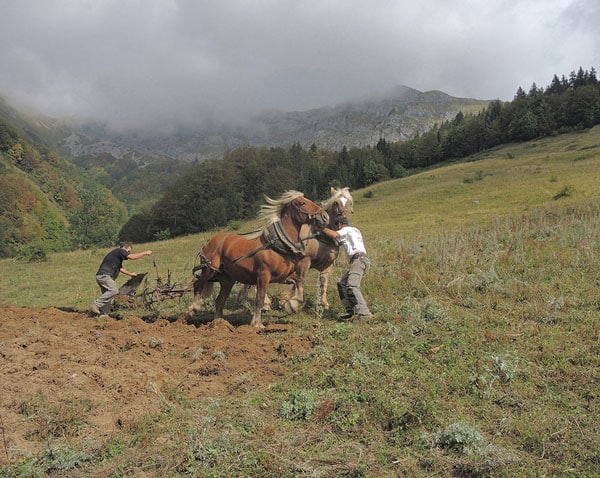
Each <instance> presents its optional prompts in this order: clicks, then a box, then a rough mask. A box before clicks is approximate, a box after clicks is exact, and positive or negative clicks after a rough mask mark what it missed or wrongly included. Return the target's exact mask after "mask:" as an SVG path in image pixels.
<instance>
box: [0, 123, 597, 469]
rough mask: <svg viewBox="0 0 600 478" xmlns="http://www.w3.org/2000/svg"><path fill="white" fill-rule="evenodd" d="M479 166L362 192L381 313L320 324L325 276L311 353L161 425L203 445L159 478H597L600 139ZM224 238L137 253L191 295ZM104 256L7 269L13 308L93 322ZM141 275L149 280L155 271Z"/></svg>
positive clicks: (307, 322)
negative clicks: (206, 250)
mask: <svg viewBox="0 0 600 478" xmlns="http://www.w3.org/2000/svg"><path fill="white" fill-rule="evenodd" d="M468 159H469V161H465V162H457V163H455V164H451V165H446V166H444V167H441V168H437V169H432V170H430V171H427V172H424V173H421V174H419V175H416V176H411V177H407V178H403V179H399V180H393V181H389V182H385V183H381V184H377V185H374V186H372V187H370V188H368V190H360V191H353V192H352V193H353V195H354V199H355V216H354V224H355V225H356V226H358V227H359V228H361V230H362V231H363V235H364V237H365V240H366V244H367V248H368V250H369V255H370V256H371V259H372V262H373V264H372V269H371V271H370V272H369V274H368V275H367V276H366V277H365V279H364V284H363V292H364V294H365V297H366V298H367V301H368V302H369V304H370V306H371V309H372V311H373V312H374V313H375V314H376V316H375V319H374V320H373V321H372V322H370V323H364V322H363V323H358V322H356V323H354V322H349V323H342V322H338V321H336V320H335V319H334V318H335V313H336V312H340V311H341V307H340V304H339V300H338V299H337V297H336V294H335V286H333V287H331V288H330V294H331V297H330V302H331V303H332V304H333V307H334V309H335V310H334V311H326V312H325V313H322V311H319V310H318V309H317V308H316V306H315V301H314V299H315V296H316V287H317V279H316V275H315V273H314V272H311V275H310V277H309V280H308V284H307V291H306V294H307V296H308V300H307V303H306V305H305V308H304V310H303V311H302V312H300V313H299V314H297V315H295V316H291V317H290V319H289V320H290V321H291V322H292V323H294V324H297V328H298V333H302V334H306V335H309V336H310V337H311V340H312V342H313V344H314V346H313V349H312V351H311V353H310V354H308V355H307V356H303V357H301V358H296V359H292V360H291V361H290V363H289V367H290V371H289V373H288V374H287V375H286V376H284V377H282V380H281V382H280V383H278V384H276V385H275V386H274V387H272V388H270V389H269V390H266V391H265V390H262V391H260V392H255V393H249V394H247V396H246V398H245V401H244V403H239V402H232V401H228V400H227V399H221V400H214V401H212V402H210V403H209V404H206V403H204V404H199V403H195V404H194V403H189V402H187V401H186V400H184V399H182V400H180V401H179V402H177V403H176V405H174V407H173V408H171V409H169V410H168V411H165V412H164V414H162V415H160V416H156V417H152V418H151V420H152V421H153V423H154V425H153V426H154V427H156V426H160V427H161V428H162V429H163V431H164V429H169V428H170V427H175V423H177V424H178V426H180V427H181V429H185V430H187V435H186V436H187V441H186V442H185V443H178V447H179V448H181V447H182V446H183V447H187V448H186V449H187V450H191V449H192V448H193V447H194V446H196V448H195V449H194V450H195V451H194V450H192V451H194V453H195V454H194V453H192V451H189V453H190V454H191V455H190V456H191V458H189V463H190V466H189V467H188V468H186V470H179V471H177V472H176V473H175V472H170V473H171V474H169V475H164V476H315V477H316V476H356V477H358V476H365V477H367V476H368V477H371V476H372V477H380V476H423V477H425V476H427V477H430V476H440V477H442V476H495V477H512V476H530V477H538V476H573V477H574V476H577V477H581V476H586V477H592V476H600V427H599V426H598V417H600V382H599V381H600V374H599V371H600V336H599V334H600V321H599V316H600V294H599V288H600V243H599V239H600V212H599V209H600V188H599V186H600V127H596V128H594V129H592V130H591V131H586V132H582V133H577V134H569V135H562V136H557V137H554V138H547V139H543V140H539V141H535V142H529V143H523V144H514V145H506V146H503V147H498V148H495V149H493V150H490V151H486V152H485V153H482V154H479V155H477V156H474V157H471V158H468ZM254 225H255V224H250V223H248V224H243V225H242V228H241V229H242V230H250V229H251V228H252V227H253V226H254ZM211 235H212V233H207V234H200V235H195V236H189V237H185V238H179V239H174V240H170V241H164V242H158V243H152V244H139V245H136V246H135V248H136V249H135V250H142V249H146V248H151V249H152V250H153V251H154V252H155V254H154V260H155V261H156V264H157V267H158V270H159V273H161V275H163V276H166V273H167V270H170V271H171V272H172V275H173V279H174V280H177V281H182V282H186V281H189V279H190V270H191V267H192V266H193V264H194V259H195V255H196V253H197V251H198V250H199V248H200V247H201V245H202V244H203V243H204V242H205V241H206V240H207V239H208V238H209V237H210V236H211ZM106 252H107V250H93V251H79V252H73V253H67V254H55V255H51V256H50V258H49V260H48V261H47V262H44V263H36V264H28V263H23V262H19V261H17V260H2V261H0V302H1V303H5V304H11V305H17V306H37V307H59V306H60V307H73V308H78V309H82V310H85V309H87V308H88V307H89V304H90V302H91V301H92V300H93V299H94V298H95V297H96V295H97V286H96V284H95V281H94V274H95V272H96V268H97V267H98V264H99V262H100V261H101V259H102V257H103V255H104V254H105V253H106ZM344 266H345V261H344V260H342V261H340V263H339V264H338V268H337V270H336V273H335V276H336V277H339V275H340V274H341V273H342V271H343V270H344ZM128 268H129V269H130V270H135V271H140V272H141V271H148V272H149V273H150V274H149V275H150V277H152V276H154V275H155V270H154V268H153V264H152V259H151V258H146V259H141V260H139V261H136V262H132V263H131V264H128ZM273 290H274V291H277V290H278V287H277V286H275V287H273ZM190 300H191V298H190V297H186V298H184V299H183V300H182V301H181V302H180V303H175V304H173V305H171V306H170V308H169V309H166V310H165V311H164V313H165V314H169V315H173V314H174V313H175V314H177V313H178V311H179V312H180V313H181V314H183V313H184V311H185V308H186V306H187V303H188V302H189V301H190ZM129 313H131V314H138V315H139V314H140V311H136V310H134V311H130V312H128V311H124V312H123V314H124V316H125V318H126V317H127V314H129ZM160 313H161V312H160V311H159V314H160ZM266 322H268V318H267V319H266ZM264 404H268V405H269V406H268V407H265V406H264ZM324 404H330V405H331V406H329V407H325V405H324ZM200 407H202V410H203V412H202V413H204V415H203V420H204V422H203V425H202V426H197V427H196V428H194V427H192V422H193V420H192V418H193V417H195V418H194V420H197V416H196V415H197V414H198V413H200V412H199V409H200ZM274 411H275V412H274ZM149 420H150V419H149ZM156 423H158V424H159V425H156ZM194 423H197V422H194ZM147 426H149V425H147ZM140 427H141V425H140ZM223 430H226V431H223ZM146 433H149V432H148V431H147V430H146ZM175 435H177V434H176V433H175V432H173V436H175ZM200 444H201V446H200ZM130 446H131V447H133V448H134V449H135V447H136V446H137V445H136V441H135V440H134V439H132V441H131V443H130ZM172 448H173V450H172V449H171V448H169V447H167V448H165V449H163V450H162V452H163V453H169V452H174V449H175V448H176V447H175V446H173V447H172ZM265 448H268V449H270V450H274V449H277V456H278V459H274V458H273V456H274V455H273V453H265V451H264V450H265ZM123 453H125V452H123ZM132 456H135V454H133V455H132ZM132 459H133V458H132ZM121 460H124V458H121ZM125 460H126V459H125ZM125 468H126V467H125ZM121 469H123V468H121ZM11 470H13V471H14V469H11ZM11 470H9V469H8V468H7V469H6V470H5V473H6V476H13V475H11V474H9V473H10V472H11ZM0 476H2V469H0ZM32 476H36V475H32ZM40 476H41V475H40ZM61 476H67V475H61ZM68 476H84V475H76V474H72V475H68ZM111 476H133V475H128V474H127V473H125V472H123V473H122V474H115V475H111ZM153 476H154V475H153ZM155 476H161V474H160V470H159V471H158V472H157V474H156V475H155Z"/></svg>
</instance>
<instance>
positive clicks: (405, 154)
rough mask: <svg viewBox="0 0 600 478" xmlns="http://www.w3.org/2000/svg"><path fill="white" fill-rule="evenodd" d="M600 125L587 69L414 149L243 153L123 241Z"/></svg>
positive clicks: (184, 181)
mask: <svg viewBox="0 0 600 478" xmlns="http://www.w3.org/2000/svg"><path fill="white" fill-rule="evenodd" d="M599 123H600V84H599V82H598V79H597V75H596V71H595V69H594V68H592V69H591V70H590V71H588V70H583V68H582V67H580V68H579V70H578V71H577V72H575V71H573V72H571V74H570V75H569V76H568V77H566V76H565V75H563V76H562V77H561V78H559V77H558V76H557V75H554V77H553V79H552V81H551V82H550V84H549V85H548V86H547V87H545V88H540V87H538V86H537V85H536V84H535V83H534V84H533V85H531V88H530V89H529V91H528V92H526V91H524V90H523V89H522V88H521V87H519V88H518V89H517V92H516V94H515V96H514V99H513V100H512V101H509V102H502V101H500V100H494V101H491V102H490V103H489V105H488V106H487V108H485V109H483V110H482V111H480V112H479V113H477V114H467V115H465V114H463V113H462V112H459V113H458V114H457V115H456V117H454V118H453V119H452V120H450V121H446V122H443V123H442V124H440V125H435V126H434V127H433V128H432V129H431V130H430V131H427V132H425V133H423V134H421V135H419V136H417V137H415V138H413V139H411V140H408V141H402V142H388V141H386V140H385V138H380V140H379V141H378V143H377V144H376V145H374V146H367V147H362V148H359V147H353V148H346V147H344V148H342V150H341V151H328V150H322V149H318V148H317V147H316V146H315V145H313V146H311V147H310V148H309V149H305V148H303V147H302V146H301V145H299V144H293V145H291V146H290V147H288V148H282V147H278V148H266V147H252V146H247V147H242V148H238V149H235V150H232V151H229V152H227V153H226V154H225V155H224V156H223V158H222V159H218V160H210V161H206V162H204V163H201V164H199V165H196V166H195V167H194V169H193V170H192V171H191V172H189V173H188V174H187V175H185V177H183V178H181V179H180V180H179V181H178V182H177V183H176V184H175V185H174V186H173V187H172V188H170V189H169V190H168V191H167V192H166V194H165V195H164V196H163V197H162V198H161V199H160V200H159V201H158V202H157V203H156V204H154V205H153V206H152V207H151V208H149V209H148V210H147V211H144V212H141V213H139V214H136V215H134V216H132V217H131V218H130V219H129V221H128V222H127V223H126V224H125V225H124V226H123V228H122V229H121V231H120V233H119V237H120V239H122V240H130V241H134V242H148V241H153V240H160V239H168V238H172V237H177V236H181V235H186V234H193V233H197V232H201V231H206V230H209V229H211V228H215V227H224V226H226V225H228V224H231V223H234V222H235V221H239V220H244V219H249V218H252V217H254V215H255V214H256V211H257V207H258V205H259V204H260V203H262V202H263V197H262V196H263V194H266V195H268V196H276V195H277V194H278V193H280V192H282V191H285V190H287V189H296V190H299V191H302V192H304V194H305V195H306V196H307V197H309V198H311V199H314V200H320V199H323V198H324V197H325V196H326V194H327V191H328V190H329V186H348V187H350V189H352V190H354V189H360V188H365V187H368V186H369V185H371V184H374V183H377V182H379V181H385V180H387V179H391V178H400V177H404V176H407V175H409V174H414V173H416V172H419V171H422V170H423V169H425V168H430V167H433V166H435V165H439V164H440V163H443V162H447V161H456V160H459V159H461V158H465V157H467V156H469V155H471V154H474V153H477V152H480V151H483V150H485V149H488V148H492V147H494V146H498V145H500V144H505V143H511V142H519V141H528V140H532V139H535V138H542V137H546V136H551V135H557V134H561V133H567V132H571V131H576V130H582V129H586V128H591V127H592V126H594V125H596V124H599Z"/></svg>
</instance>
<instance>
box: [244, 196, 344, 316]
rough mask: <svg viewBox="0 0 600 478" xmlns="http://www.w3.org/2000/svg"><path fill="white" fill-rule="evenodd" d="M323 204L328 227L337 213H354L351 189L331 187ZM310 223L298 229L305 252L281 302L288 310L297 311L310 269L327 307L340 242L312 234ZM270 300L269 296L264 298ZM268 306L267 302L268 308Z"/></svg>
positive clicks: (322, 304)
mask: <svg viewBox="0 0 600 478" xmlns="http://www.w3.org/2000/svg"><path fill="white" fill-rule="evenodd" d="M322 206H323V208H324V209H325V210H326V211H327V214H328V215H329V224H328V227H329V228H331V229H334V230H335V220H336V219H337V218H338V217H346V218H348V219H352V214H353V213H354V199H353V198H352V195H351V194H350V189H349V188H347V187H345V188H333V187H332V188H331V189H330V196H329V198H328V199H327V200H325V201H323V203H322ZM316 232H318V231H315V230H314V228H313V227H311V226H310V225H303V226H302V229H301V231H300V237H301V240H302V241H303V242H305V244H306V245H305V251H304V253H305V256H304V258H302V259H301V260H300V261H299V262H298V268H297V270H296V273H297V275H298V277H299V280H297V281H296V282H295V283H294V285H293V286H292V290H291V293H289V294H287V295H288V297H287V298H286V299H285V300H282V302H281V304H282V306H283V308H284V310H285V311H286V312H288V313H292V312H297V310H298V306H299V305H300V304H301V303H302V302H303V301H304V279H305V277H306V275H307V274H308V271H309V269H315V270H317V271H319V286H320V287H319V295H320V297H319V304H320V305H321V306H322V307H323V308H324V309H328V308H329V302H328V300H327V289H328V285H329V276H330V274H331V272H332V271H333V268H334V262H335V259H336V258H337V256H338V253H339V246H338V245H337V244H336V243H335V242H334V241H333V240H332V239H330V238H329V237H328V236H326V235H325V234H315V233H316ZM249 288H250V286H249V285H246V286H244V287H243V288H242V290H241V291H240V294H239V296H238V300H243V298H244V297H246V296H247V294H248V290H249ZM266 300H267V303H268V302H269V300H268V298H267V299H266ZM268 307H269V306H268V305H267V308H268Z"/></svg>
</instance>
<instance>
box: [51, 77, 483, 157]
mask: <svg viewBox="0 0 600 478" xmlns="http://www.w3.org/2000/svg"><path fill="white" fill-rule="evenodd" d="M487 103H488V101H484V100H476V99H470V98H456V97H453V96H450V95H448V94H446V93H443V92H441V91H428V92H421V91H418V90H415V89H413V88H409V87H406V86H398V87H396V88H394V89H393V90H391V91H389V92H387V93H385V94H382V95H380V97H378V98H370V99H368V100H362V101H357V102H351V103H344V104H340V105H337V106H327V107H322V108H317V109H311V110H308V111H293V112H282V111H266V112H263V113H261V114H259V115H257V116H256V117H254V118H253V119H252V120H251V121H249V122H247V123H245V124H239V125H234V124H225V123H216V122H205V123H203V124H202V125H201V126H198V127H190V126H182V125H179V126H172V127H169V128H166V129H165V130H164V131H161V132H148V131H144V132H142V131H133V130H130V131H118V132H117V131H113V130H111V129H110V128H108V127H107V126H106V125H103V124H100V123H92V122H86V123H78V122H75V121H69V122H65V121H61V122H56V126H57V128H59V129H60V130H61V131H69V134H68V135H65V136H64V137H63V138H62V139H61V141H59V142H58V143H57V144H56V147H57V148H59V149H60V150H61V151H63V152H64V153H67V154H68V155H69V156H71V157H74V158H77V157H82V156H92V157H97V156H100V155H107V154H108V155H111V156H113V157H115V158H117V159H120V158H129V159H132V160H134V161H136V162H138V163H140V164H143V163H147V162H152V161H154V160H156V159H159V158H162V159H164V158H170V159H174V160H182V161H202V160H204V159H207V158H213V157H220V156H221V155H222V153H223V152H225V151H226V150H230V149H234V148H237V147H239V146H244V145H252V146H267V147H271V146H285V145H291V144H294V143H298V144H301V145H302V146H303V147H305V148H308V147H310V146H311V145H312V144H315V145H316V146H317V147H319V148H322V149H330V150H341V149H342V147H344V146H346V147H352V146H358V147H361V146H368V145H375V144H376V143H377V141H378V140H379V139H380V138H382V137H383V138H385V139H386V140H387V141H391V142H395V141H400V140H406V139H409V138H413V137H414V136H416V135H417V134H420V133H423V132H425V131H427V130H429V129H430V128H431V127H432V126H433V125H434V124H435V123H438V124H439V123H441V122H443V121H445V120H449V119H452V118H453V117H454V116H456V114H457V113H458V112H459V111H463V112H464V113H466V112H471V111H476V110H479V109H481V108H483V107H485V106H486V105H487ZM54 136H56V135H54Z"/></svg>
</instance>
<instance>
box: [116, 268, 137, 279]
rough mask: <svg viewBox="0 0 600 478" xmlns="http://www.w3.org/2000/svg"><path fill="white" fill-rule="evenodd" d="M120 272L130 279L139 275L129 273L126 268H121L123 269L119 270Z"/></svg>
mask: <svg viewBox="0 0 600 478" xmlns="http://www.w3.org/2000/svg"><path fill="white" fill-rule="evenodd" d="M119 271H120V272H121V274H125V275H126V276H129V277H135V276H136V275H137V273H136V272H129V271H128V270H127V269H125V268H124V267H121V269H119Z"/></svg>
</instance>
